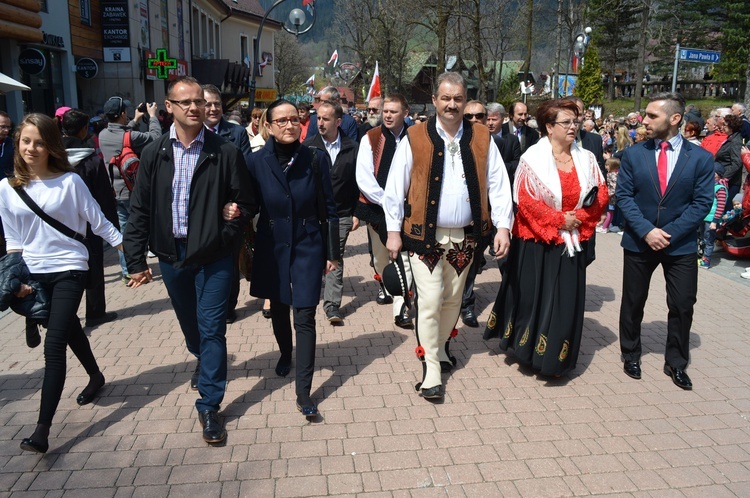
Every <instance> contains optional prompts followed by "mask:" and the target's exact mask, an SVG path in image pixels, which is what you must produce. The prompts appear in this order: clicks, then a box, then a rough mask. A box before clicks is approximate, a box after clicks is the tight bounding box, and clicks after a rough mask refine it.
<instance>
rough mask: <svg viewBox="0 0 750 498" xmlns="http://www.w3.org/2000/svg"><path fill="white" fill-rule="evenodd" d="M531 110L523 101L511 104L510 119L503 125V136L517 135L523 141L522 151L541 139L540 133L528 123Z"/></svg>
mask: <svg viewBox="0 0 750 498" xmlns="http://www.w3.org/2000/svg"><path fill="white" fill-rule="evenodd" d="M528 117H529V111H528V108H527V107H526V104H524V103H523V102H513V103H512V104H511V105H510V121H508V122H507V123H505V124H504V125H503V136H504V137H505V136H508V135H515V136H516V137H518V141H519V142H520V143H521V153H522V154H523V153H524V152H526V149H528V148H529V147H531V146H532V145H534V144H535V143H537V142H538V141H539V133H538V132H537V131H536V130H535V129H533V128H531V127H530V126H528V125H527V124H526V119H527V118H528Z"/></svg>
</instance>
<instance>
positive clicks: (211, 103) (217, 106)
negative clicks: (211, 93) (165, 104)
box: [170, 101, 221, 109]
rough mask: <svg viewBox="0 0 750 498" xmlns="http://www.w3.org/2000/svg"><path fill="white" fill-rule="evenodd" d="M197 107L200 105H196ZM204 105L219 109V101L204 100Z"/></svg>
mask: <svg viewBox="0 0 750 498" xmlns="http://www.w3.org/2000/svg"><path fill="white" fill-rule="evenodd" d="M170 102H171V101H170ZM198 107H200V106H198ZM206 107H208V108H212V107H215V108H217V109H221V102H206Z"/></svg>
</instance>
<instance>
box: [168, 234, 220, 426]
mask: <svg viewBox="0 0 750 498" xmlns="http://www.w3.org/2000/svg"><path fill="white" fill-rule="evenodd" d="M175 244H176V247H177V258H178V261H183V260H184V259H185V243H184V242H180V241H176V242H175ZM159 267H160V268H161V274H162V278H163V279H164V284H165V285H166V286H167V292H168V293H169V298H170V299H171V300H172V307H173V308H174V311H175V314H176V315H177V320H178V321H179V322H180V328H181V329H182V333H183V335H184V336H185V343H186V344H187V349H188V351H190V352H191V353H192V354H193V355H195V357H196V358H198V360H200V362H201V364H200V376H199V379H198V392H199V393H200V395H201V398H200V399H198V400H197V401H196V402H195V407H196V408H197V409H198V411H199V412H200V411H203V410H217V411H218V410H219V406H220V405H221V402H222V400H223V399H224V391H225V390H226V384H227V340H226V332H227V323H226V319H227V300H228V298H229V288H230V287H231V280H232V257H231V256H225V257H223V258H221V259H219V260H217V261H214V262H212V263H208V264H205V265H203V266H180V267H175V265H174V264H173V263H170V262H168V261H159Z"/></svg>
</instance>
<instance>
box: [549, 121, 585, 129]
mask: <svg viewBox="0 0 750 498" xmlns="http://www.w3.org/2000/svg"><path fill="white" fill-rule="evenodd" d="M555 124H557V125H561V126H562V127H563V128H570V127H571V126H575V127H576V128H577V127H578V126H580V124H581V122H580V121H571V120H569V119H566V120H565V121H555Z"/></svg>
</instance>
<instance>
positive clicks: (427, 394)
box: [422, 386, 443, 399]
mask: <svg viewBox="0 0 750 498" xmlns="http://www.w3.org/2000/svg"><path fill="white" fill-rule="evenodd" d="M422 397H423V398H424V399H443V386H435V387H428V388H427V389H422Z"/></svg>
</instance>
